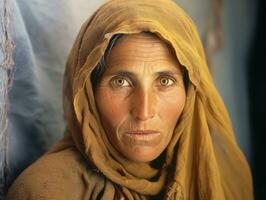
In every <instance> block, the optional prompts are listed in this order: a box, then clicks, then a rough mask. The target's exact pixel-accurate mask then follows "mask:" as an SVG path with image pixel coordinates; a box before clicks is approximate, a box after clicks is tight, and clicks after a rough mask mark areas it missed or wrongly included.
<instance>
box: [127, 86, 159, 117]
mask: <svg viewBox="0 0 266 200" xmlns="http://www.w3.org/2000/svg"><path fill="white" fill-rule="evenodd" d="M131 114H132V115H133V117H134V118H135V119H137V120H140V121H145V120H148V119H151V118H153V117H154V116H155V114H156V95H155V93H154V91H151V90H144V89H139V90H138V91H136V92H135V94H134V98H133V99H132V109H131Z"/></svg>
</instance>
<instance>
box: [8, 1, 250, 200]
mask: <svg viewBox="0 0 266 200" xmlns="http://www.w3.org/2000/svg"><path fill="white" fill-rule="evenodd" d="M64 95H65V96H64V97H65V98H64V108H65V115H66V119H67V129H66V134H65V137H64V138H63V139H62V140H61V141H60V142H59V143H58V144H56V145H55V146H54V147H53V148H52V149H51V150H50V151H49V152H48V153H47V154H46V155H44V156H43V157H42V158H41V159H39V160H38V161H37V162H35V163H34V164H33V165H32V166H30V167H29V168H28V169H27V170H25V171H24V172H23V173H22V174H21V175H20V177H19V178H18V179H17V180H16V181H15V183H14V184H13V186H12V187H11V189H10V191H9V193H8V196H7V199H8V200H11V199H12V200H16V199H22V200H24V199H30V200H31V199H34V200H35V199H58V200H61V199H62V200H63V199H64V200H66V199H71V200H73V199H84V200H85V199H204V200H206V199H207V200H208V199H215V200H217V199H232V200H235V199H241V200H244V199H253V194H252V181H251V176H250V172H249V167H248V165H247V163H246V161H245V158H244V156H243V154H242V153H241V151H240V150H239V147H238V146H237V143H236V141H235V138H234V136H233V130H232V127H231V122H230V119H229V117H228V114H227V111H226V108H225V106H224V104H223V102H222V100H221V98H220V96H219V94H218V92H217V90H216V88H215V86H214V83H213V80H212V78H211V76H210V73H209V71H208V67H207V64H206V60H205V56H204V52H203V49H202V45H201V43H200V39H199V37H198V34H197V30H196V28H195V25H194V24H193V22H192V21H191V19H190V18H189V17H188V16H187V15H186V14H185V13H184V11H183V10H182V9H180V8H179V7H178V6H177V5H176V4H175V3H174V2H172V1H170V0H134V1H133V0H132V1H131V0H130V1H129V0H111V1H108V2H107V3H105V4H104V5H103V6H102V7H100V8H99V9H98V10H97V11H96V12H95V13H94V14H93V16H92V17H91V18H90V19H89V20H87V21H86V22H85V23H84V25H83V26H82V28H81V30H80V33H79V35H78V37H77V39H76V41H75V43H74V46H73V48H72V50H71V52H70V55H69V58H68V62H67V66H66V72H65V81H64Z"/></svg>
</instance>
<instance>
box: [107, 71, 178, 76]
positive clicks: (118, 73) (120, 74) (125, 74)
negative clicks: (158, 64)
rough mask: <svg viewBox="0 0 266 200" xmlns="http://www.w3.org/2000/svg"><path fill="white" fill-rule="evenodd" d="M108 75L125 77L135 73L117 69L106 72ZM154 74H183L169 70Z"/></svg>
mask: <svg viewBox="0 0 266 200" xmlns="http://www.w3.org/2000/svg"><path fill="white" fill-rule="evenodd" d="M107 75H108V76H114V75H118V76H126V77H135V76H136V74H135V73H133V72H130V71H125V70H118V71H116V72H113V73H107ZM155 75H156V76H175V75H179V76H180V75H183V74H182V72H173V71H170V70H163V71H159V72H155Z"/></svg>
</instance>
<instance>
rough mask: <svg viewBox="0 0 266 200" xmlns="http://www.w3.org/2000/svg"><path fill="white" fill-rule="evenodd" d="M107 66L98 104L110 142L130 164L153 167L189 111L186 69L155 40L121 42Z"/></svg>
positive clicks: (133, 37)
mask: <svg viewBox="0 0 266 200" xmlns="http://www.w3.org/2000/svg"><path fill="white" fill-rule="evenodd" d="M106 65H107V67H106V70H105V72H104V73H103V76H102V78H101V80H100V82H99V84H98V85H97V88H96V90H95V98H96V104H97V108H98V111H99V113H100V117H101V121H102V125H103V127H104V129H105V132H106V134H107V136H108V139H109V141H110V142H111V144H112V145H113V146H114V147H115V148H116V149H117V150H118V151H119V152H120V153H121V154H123V155H124V156H125V157H126V158H128V159H130V160H133V161H137V162H149V161H152V160H154V159H155V158H157V157H158V156H159V155H160V154H161V153H162V152H163V151H164V150H165V148H166V147H167V145H168V144H169V142H170V140H171V137H172V135H173V131H174V128H175V125H176V123H177V121H178V118H179V116H180V114H181V113H182V111H183V108H184V105H185V100H186V93H185V87H184V83H183V75H182V69H181V67H180V65H179V64H178V61H177V59H176V57H175V56H174V55H173V53H172V52H171V51H170V49H169V47H168V46H167V45H166V44H165V43H164V42H163V41H162V40H160V39H159V38H158V37H156V36H154V35H151V34H133V35H127V36H124V37H122V38H121V39H120V40H119V41H118V42H117V44H116V45H115V46H114V47H113V49H112V50H111V52H110V54H109V55H108V57H107V59H106Z"/></svg>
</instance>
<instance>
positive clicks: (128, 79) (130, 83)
mask: <svg viewBox="0 0 266 200" xmlns="http://www.w3.org/2000/svg"><path fill="white" fill-rule="evenodd" d="M117 79H124V80H125V81H126V82H128V84H129V86H130V87H132V86H133V84H132V80H131V78H130V77H128V76H125V75H114V76H113V77H112V78H111V79H110V83H111V84H112V83H113V82H114V81H115V80H117ZM129 86H128V87H129ZM118 87H119V86H118ZM124 87H125V86H124Z"/></svg>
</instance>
